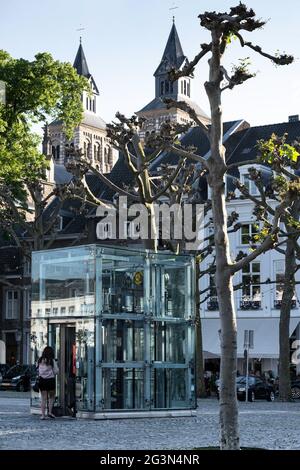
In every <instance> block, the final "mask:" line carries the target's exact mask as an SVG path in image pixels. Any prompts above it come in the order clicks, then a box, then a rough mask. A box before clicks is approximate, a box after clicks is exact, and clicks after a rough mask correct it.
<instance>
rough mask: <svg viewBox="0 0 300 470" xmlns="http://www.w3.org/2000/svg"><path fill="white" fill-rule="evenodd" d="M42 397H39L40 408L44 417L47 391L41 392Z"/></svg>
mask: <svg viewBox="0 0 300 470" xmlns="http://www.w3.org/2000/svg"><path fill="white" fill-rule="evenodd" d="M41 395H42V399H41V410H42V418H45V413H46V404H47V392H45V391H42V392H41Z"/></svg>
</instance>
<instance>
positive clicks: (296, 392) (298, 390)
mask: <svg viewBox="0 0 300 470" xmlns="http://www.w3.org/2000/svg"><path fill="white" fill-rule="evenodd" d="M292 397H293V398H294V400H299V399H300V378H299V377H298V378H296V379H294V380H292Z"/></svg>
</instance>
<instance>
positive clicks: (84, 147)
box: [83, 142, 87, 158]
mask: <svg viewBox="0 0 300 470" xmlns="http://www.w3.org/2000/svg"><path fill="white" fill-rule="evenodd" d="M83 153H84V156H85V158H87V144H86V142H84V143H83Z"/></svg>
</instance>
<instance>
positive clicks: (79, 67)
mask: <svg viewBox="0 0 300 470" xmlns="http://www.w3.org/2000/svg"><path fill="white" fill-rule="evenodd" d="M73 67H74V68H75V69H76V71H77V73H78V74H79V75H81V76H83V77H86V78H87V80H88V81H89V84H90V87H91V91H92V95H90V94H89V93H87V92H84V93H83V95H82V106H83V111H84V113H83V120H82V122H81V123H80V124H79V126H78V127H77V128H76V129H75V130H74V136H73V139H72V140H71V141H70V142H68V141H67V140H66V137H65V135H64V133H63V123H62V122H61V121H59V120H55V121H53V122H52V123H51V124H50V125H49V129H48V132H49V138H50V141H51V148H52V156H53V160H54V163H55V165H63V164H64V163H65V159H66V158H67V156H66V148H67V147H68V146H74V147H75V148H80V149H82V151H83V152H84V154H85V156H86V158H88V159H90V160H91V161H92V163H93V165H95V167H97V168H98V169H99V170H100V171H102V172H103V173H109V172H110V171H111V169H112V167H113V165H114V164H115V162H116V160H117V152H116V151H115V150H114V149H113V148H112V146H111V145H110V142H109V139H108V138H107V135H106V123H105V121H104V120H103V119H102V118H101V117H100V116H99V114H98V107H99V105H98V99H99V90H98V87H97V84H96V82H95V80H94V77H93V75H92V74H91V73H90V71H89V67H88V64H87V60H86V57H85V54H84V50H83V47H82V42H81V39H80V44H79V48H78V51H77V54H76V57H75V61H74V64H73Z"/></svg>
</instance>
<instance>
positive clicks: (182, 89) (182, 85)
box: [181, 81, 183, 95]
mask: <svg viewBox="0 0 300 470" xmlns="http://www.w3.org/2000/svg"><path fill="white" fill-rule="evenodd" d="M181 94H182V95H183V81H182V82H181Z"/></svg>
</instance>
